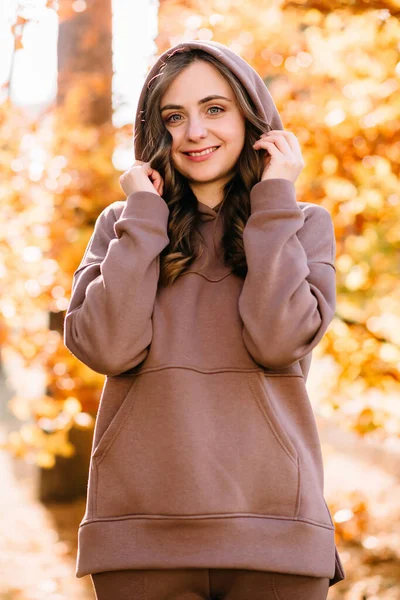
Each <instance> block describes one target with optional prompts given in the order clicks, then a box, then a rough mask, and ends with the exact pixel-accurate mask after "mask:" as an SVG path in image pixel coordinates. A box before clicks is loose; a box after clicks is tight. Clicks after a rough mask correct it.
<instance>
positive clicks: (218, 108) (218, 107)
mask: <svg viewBox="0 0 400 600" xmlns="http://www.w3.org/2000/svg"><path fill="white" fill-rule="evenodd" d="M213 108H216V109H217V110H222V111H223V110H224V109H223V108H221V107H220V106H210V108H209V109H208V110H212V109H213ZM212 114H213V115H217V114H219V113H212Z"/></svg>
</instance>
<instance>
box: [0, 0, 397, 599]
mask: <svg viewBox="0 0 400 600" xmlns="http://www.w3.org/2000/svg"><path fill="white" fill-rule="evenodd" d="M399 17H400V1H399V0H342V1H339V2H335V1H334V0H304V1H303V0H288V1H284V0H281V1H274V0H159V1H152V0H134V1H132V0H87V1H85V0H75V1H71V0H59V1H58V2H57V1H53V0H47V1H46V0H25V1H22V0H21V1H18V0H2V1H1V4H0V289H1V294H0V436H1V439H0V442H1V449H0V508H1V510H0V598H1V599H2V600H39V599H40V600H42V599H43V600H44V599H46V600H64V599H69V600H72V599H73V600H89V599H92V598H94V594H93V591H92V586H91V583H90V580H89V577H88V576H86V577H84V578H81V579H76V577H75V557H76V542H77V528H78V525H79V522H80V519H81V518H82V516H83V513H84V509H85V494H86V484H87V473H88V465H89V455H90V447H91V441H92V433H93V425H94V419H95V415H96V410H97V406H98V402H99V398H100V393H101V389H102V385H103V382H104V376H102V375H99V374H97V373H95V372H94V371H91V370H90V369H89V368H87V367H85V365H83V364H82V363H80V362H79V361H78V360H76V359H75V358H74V357H73V356H72V355H71V354H70V353H69V351H68V350H66V348H65V347H64V346H63V341H62V327H63V319H64V316H65V310H66V308H67V305H68V300H69V296H70V291H71V283H72V275H73V272H74V270H75V269H76V268H77V266H78V263H79V262H80V260H81V258H82V256H83V253H84V250H85V247H86V244H87V242H88V240H89V237H90V235H91V233H92V231H93V226H94V223H95V220H96V218H97V216H98V215H99V213H100V212H101V210H102V209H103V208H104V207H105V206H107V205H109V204H110V203H111V202H114V201H115V200H121V199H124V197H125V196H124V194H123V193H122V190H121V188H120V186H119V177H120V175H121V174H122V172H123V171H125V170H126V169H127V168H129V166H130V165H131V164H132V162H133V160H134V158H135V157H134V154H133V119H134V113H135V110H136V103H137V99H138V94H139V91H140V89H141V86H142V84H143V80H144V77H145V74H146V72H147V70H148V68H149V66H150V65H151V64H152V62H153V61H154V59H155V57H156V56H157V55H158V54H160V53H161V52H163V51H164V50H165V49H167V48H168V47H170V46H172V45H173V44H175V43H177V42H179V41H182V40H185V39H204V40H215V41H218V42H221V43H223V44H226V45H227V46H230V47H231V48H232V49H233V50H234V51H236V52H238V53H239V54H241V55H242V56H243V58H245V59H246V60H247V61H248V62H249V63H250V64H251V65H252V66H253V67H254V68H255V69H256V70H257V71H258V73H259V74H260V76H261V77H262V78H263V79H264V81H265V83H266V85H267V86H268V88H269V90H270V92H271V94H272V96H273V98H274V101H275V103H276V105H277V108H278V110H279V112H280V114H281V117H282V121H283V123H284V127H285V129H288V130H291V131H293V132H294V133H295V135H296V136H297V138H298V139H299V141H300V144H301V147H302V152H303V156H304V159H305V163H306V166H305V168H304V170H303V171H302V173H301V175H300V177H299V179H298V180H297V182H296V190H297V199H298V200H301V201H306V202H314V203H317V204H321V205H322V206H324V207H325V208H327V209H328V210H329V212H330V214H331V215H332V219H333V221H334V225H335V233H336V240H337V257H336V267H337V310H336V315H335V317H334V319H333V321H332V323H331V325H330V327H329V330H328V332H327V333H326V334H325V336H324V338H323V340H322V341H321V343H320V344H319V346H318V347H317V348H316V350H314V353H313V363H312V367H311V371H310V375H309V380H308V383H307V387H308V391H309V395H310V399H311V402H312V405H313V409H314V412H315V415H316V420H317V425H318V430H319V434H320V439H321V444H322V452H323V458H324V466H325V497H326V500H327V503H328V506H329V508H330V511H331V513H332V516H333V518H334V522H335V528H336V541H337V545H338V549H339V552H340V555H341V559H342V562H343V565H344V568H345V571H346V579H345V580H344V581H343V582H341V583H340V584H337V585H335V586H333V587H332V588H331V589H330V591H329V596H328V598H329V600H337V599H339V598H340V599H344V600H366V599H368V600H375V599H384V600H389V599H391V600H394V599H400V560H399V555H400V460H399V458H400V285H399V276H400V185H399V184H400V181H399V171H400V168H399V165H400V22H399Z"/></svg>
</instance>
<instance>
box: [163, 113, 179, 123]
mask: <svg viewBox="0 0 400 600" xmlns="http://www.w3.org/2000/svg"><path fill="white" fill-rule="evenodd" d="M180 116H181V115H178V114H173V115H170V116H169V117H168V119H167V120H166V121H167V123H169V122H170V121H171V120H172V117H180ZM172 122H173V123H175V122H176V121H175V120H172Z"/></svg>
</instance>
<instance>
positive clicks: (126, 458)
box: [64, 41, 344, 600]
mask: <svg viewBox="0 0 400 600" xmlns="http://www.w3.org/2000/svg"><path fill="white" fill-rule="evenodd" d="M135 127H136V129H135V132H136V135H135V156H136V158H137V160H136V161H135V163H134V165H133V166H132V168H130V169H129V170H128V171H127V172H126V173H124V174H123V175H122V177H121V179H120V182H121V186H122V188H123V190H124V192H125V193H126V196H127V199H126V201H117V202H113V203H112V204H110V205H109V206H108V207H106V208H105V209H104V210H103V211H102V213H101V214H100V216H99V217H98V219H97V221H96V225H95V228H94V232H93V235H92V237H91V240H90V242H89V244H88V247H87V249H86V252H85V255H84V257H83V259H82V261H81V264H80V265H79V267H78V269H77V270H76V272H75V274H74V281H73V287H72V296H71V300H70V305H69V307H68V310H67V315H66V319H65V334H64V335H65V338H64V339H65V344H66V346H67V347H68V348H69V350H70V351H71V352H72V353H73V354H74V355H75V356H76V357H77V358H78V359H80V360H81V361H83V362H84V363H85V364H87V365H88V366H89V367H91V368H92V369H94V370H95V371H97V372H99V373H103V374H105V375H106V376H107V377H106V380H105V384H104V389H103V393H102V397H101V401H100V407H99V412H98V415H97V420H96V427H95V432H94V439H93V447H92V456H91V465H90V473H89V486H88V498H87V508H86V513H85V515H84V517H83V520H82V522H81V524H80V527H79V552H78V560H77V577H82V576H84V575H87V574H90V575H91V577H92V581H93V585H94V588H95V591H96V594H97V598H98V599H99V600H110V599H111V598H112V599H113V600H122V599H124V600H128V599H129V600H130V599H132V598H134V599H136V598H137V599H138V600H140V599H143V600H144V599H146V600H167V599H169V600H175V599H176V600H178V599H179V600H189V599H191V598H193V599H194V598H205V599H209V600H211V599H216V598H221V599H222V598H223V599H224V600H225V599H226V600H261V599H263V600H265V599H269V598H270V599H271V600H322V599H325V598H326V596H327V593H328V588H329V586H331V585H333V584H334V583H336V582H338V581H341V580H342V579H344V572H343V568H342V564H341V561H340V558H339V555H338V552H337V549H336V546H335V539H334V524H333V521H332V518H331V515H330V512H329V509H328V507H327V504H326V502H325V499H324V492H323V463H322V455H321V449H320V442H319V437H318V432H317V428H316V423H315V419H314V415H313V411H312V408H311V404H310V401H309V398H308V395H307V391H306V385H305V383H306V379H307V375H308V371H309V367H310V361H311V353H312V350H313V348H315V346H316V345H317V344H318V343H319V342H320V340H321V338H322V337H323V335H324V333H325V331H326V329H327V328H328V326H329V324H330V322H331V320H332V317H333V315H334V312H335V302H336V284H335V265H334V261H335V248H336V247H335V237H334V229H333V224H332V220H331V217H330V214H329V212H328V211H327V210H326V209H325V208H323V207H322V206H319V205H317V204H314V203H308V202H297V201H296V194H295V187H294V184H295V181H296V179H297V177H298V176H299V174H300V172H301V170H302V168H303V166H304V161H303V159H302V155H301V150H300V146H299V143H298V140H297V138H296V137H295V135H294V134H293V133H292V132H289V131H286V130H284V129H283V126H282V123H281V120H280V117H279V114H278V112H277V109H276V107H275V105H274V102H273V100H272V98H271V96H270V93H269V91H268V89H267V88H266V86H265V84H264V83H263V81H262V80H261V78H260V77H259V76H258V75H257V73H256V72H255V71H254V70H253V69H252V68H251V67H250V65H248V64H247V62H246V61H244V60H243V59H242V58H241V57H240V56H238V55H237V54H236V53H234V52H232V51H231V50H230V49H228V48H227V47H225V46H223V45H221V44H218V43H215V42H203V41H189V42H182V43H180V44H177V45H176V46H174V47H173V48H170V49H169V50H168V51H166V52H164V53H163V54H162V55H161V56H160V57H159V58H158V59H157V60H156V62H155V63H154V65H153V67H152V68H151V70H150V71H149V73H148V75H147V78H146V81H145V83H144V86H143V90H142V93H141V96H140V99H139V105H138V109H137V115H136V124H135Z"/></svg>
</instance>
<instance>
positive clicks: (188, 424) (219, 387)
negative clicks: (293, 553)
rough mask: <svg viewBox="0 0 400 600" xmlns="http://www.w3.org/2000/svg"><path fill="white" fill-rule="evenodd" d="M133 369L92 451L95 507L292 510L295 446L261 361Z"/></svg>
mask: <svg viewBox="0 0 400 600" xmlns="http://www.w3.org/2000/svg"><path fill="white" fill-rule="evenodd" d="M134 379H135V381H134V383H133V385H132V386H128V385H127V386H126V390H127V393H126V397H125V399H124V400H123V402H122V404H121V405H120V408H119V410H118V412H117V413H116V415H115V416H114V418H113V419H112V421H111V423H110V424H109V426H108V427H107V428H106V430H105V431H104V433H103V435H102V436H101V437H100V440H99V442H98V444H97V445H96V447H95V450H94V453H93V455H92V465H93V477H94V478H95V479H96V482H95V483H94V484H93V487H94V488H95V490H96V492H95V514H96V515H97V517H109V516H122V515H129V514H146V515H150V514H154V515H171V516H172V515H182V516H183V515H188V516H190V515H193V516H194V515H204V514H226V513H257V514H265V515H280V516H287V517H293V516H295V515H296V512H297V503H298V486H299V469H298V456H297V452H296V449H295V447H294V446H293V444H292V442H291V440H290V438H289V437H288V436H287V434H286V432H285V430H284V428H283V427H282V425H281V423H280V422H279V420H278V418H277V416H276V414H275V412H274V410H273V408H272V406H271V405H270V403H269V399H268V397H267V394H266V393H265V387H264V383H263V375H262V374H261V373H260V372H259V371H255V372H236V371H235V372H218V373H200V372H197V371H194V370H191V369H185V368H165V369H159V370H157V371H147V372H145V373H141V374H138V375H136V376H135V377H134ZM106 401H107V398H106V397H105V398H104V403H106Z"/></svg>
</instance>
